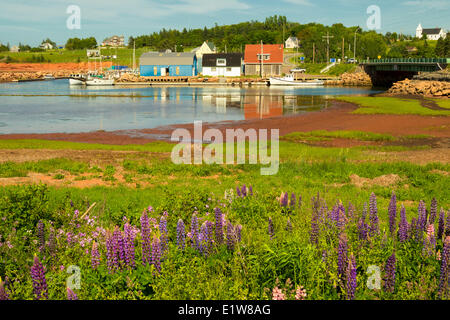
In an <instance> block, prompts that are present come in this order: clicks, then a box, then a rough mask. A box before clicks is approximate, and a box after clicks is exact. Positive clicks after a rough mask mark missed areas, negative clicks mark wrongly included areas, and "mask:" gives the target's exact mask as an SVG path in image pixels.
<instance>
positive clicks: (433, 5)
mask: <svg viewBox="0 0 450 320" xmlns="http://www.w3.org/2000/svg"><path fill="white" fill-rule="evenodd" d="M402 4H403V5H405V6H411V7H418V8H421V9H425V10H426V9H447V8H450V1H448V0H410V1H404V2H402Z"/></svg>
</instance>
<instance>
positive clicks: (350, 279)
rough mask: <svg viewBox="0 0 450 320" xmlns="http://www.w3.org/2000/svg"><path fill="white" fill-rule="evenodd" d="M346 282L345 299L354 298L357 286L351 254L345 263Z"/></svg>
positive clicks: (353, 259) (354, 262)
mask: <svg viewBox="0 0 450 320" xmlns="http://www.w3.org/2000/svg"><path fill="white" fill-rule="evenodd" d="M346 276H347V283H346V289H347V290H346V291H347V292H346V293H347V300H353V299H354V298H355V292H356V287H357V282H356V261H355V257H354V256H353V254H352V255H351V256H350V259H349V260H348V265H347V275H346Z"/></svg>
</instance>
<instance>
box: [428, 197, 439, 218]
mask: <svg viewBox="0 0 450 320" xmlns="http://www.w3.org/2000/svg"><path fill="white" fill-rule="evenodd" d="M436 215H437V201H436V198H433V199H432V200H431V206H430V217H429V220H428V223H429V224H434V222H435V221H436Z"/></svg>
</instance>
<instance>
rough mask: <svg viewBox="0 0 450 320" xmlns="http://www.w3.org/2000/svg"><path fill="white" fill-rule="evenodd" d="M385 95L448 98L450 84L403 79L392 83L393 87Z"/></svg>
mask: <svg viewBox="0 0 450 320" xmlns="http://www.w3.org/2000/svg"><path fill="white" fill-rule="evenodd" d="M386 93H387V94H395V95H397V94H398V95H421V96H425V97H440V98H449V97H450V82H447V81H428V80H409V79H405V80H403V81H399V82H396V83H394V85H393V86H392V87H391V88H390V89H389V90H388V91H387V92H386Z"/></svg>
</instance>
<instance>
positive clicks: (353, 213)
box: [347, 201, 356, 221]
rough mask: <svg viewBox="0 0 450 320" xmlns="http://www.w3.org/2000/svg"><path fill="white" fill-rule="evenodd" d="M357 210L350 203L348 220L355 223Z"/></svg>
mask: <svg viewBox="0 0 450 320" xmlns="http://www.w3.org/2000/svg"><path fill="white" fill-rule="evenodd" d="M355 211H356V208H355V206H354V205H353V204H352V203H351V202H350V201H349V202H348V209H347V219H348V220H351V221H353V218H354V216H355Z"/></svg>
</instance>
